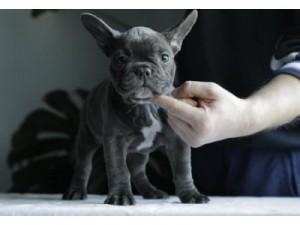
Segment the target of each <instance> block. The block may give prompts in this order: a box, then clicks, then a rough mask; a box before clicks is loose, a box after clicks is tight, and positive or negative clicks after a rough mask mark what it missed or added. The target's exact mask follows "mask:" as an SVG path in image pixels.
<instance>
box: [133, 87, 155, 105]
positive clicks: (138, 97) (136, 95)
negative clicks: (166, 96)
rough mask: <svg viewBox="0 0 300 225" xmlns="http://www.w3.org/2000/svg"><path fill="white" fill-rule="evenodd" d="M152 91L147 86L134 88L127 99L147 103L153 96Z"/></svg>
mask: <svg viewBox="0 0 300 225" xmlns="http://www.w3.org/2000/svg"><path fill="white" fill-rule="evenodd" d="M153 96H154V94H153V91H152V90H151V89H150V88H148V87H144V86H143V87H139V88H137V89H136V90H134V92H133V94H132V96H131V97H130V98H129V100H130V101H131V102H133V103H135V104H147V103H150V100H151V99H152V98H153Z"/></svg>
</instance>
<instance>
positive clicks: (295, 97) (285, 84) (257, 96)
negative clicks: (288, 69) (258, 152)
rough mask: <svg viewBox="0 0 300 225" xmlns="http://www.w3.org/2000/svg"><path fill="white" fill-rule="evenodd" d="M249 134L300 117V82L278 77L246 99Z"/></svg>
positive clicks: (295, 79) (281, 76)
mask: <svg viewBox="0 0 300 225" xmlns="http://www.w3.org/2000/svg"><path fill="white" fill-rule="evenodd" d="M246 102H247V104H248V105H249V110H250V112H249V118H248V125H247V126H248V128H249V134H252V133H256V132H259V131H262V130H265V129H270V128H275V127H278V126H281V125H284V124H286V123H289V122H291V121H292V120H294V119H295V118H296V117H298V116H300V80H299V79H297V78H295V77H292V76H290V75H279V76H277V77H275V78H274V79H273V80H271V81H270V82H269V83H268V84H267V85H265V86H264V87H262V88H261V89H260V90H258V91H257V92H255V93H254V94H252V95H251V96H250V97H249V98H248V99H246Z"/></svg>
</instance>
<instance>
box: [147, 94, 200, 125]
mask: <svg viewBox="0 0 300 225" xmlns="http://www.w3.org/2000/svg"><path fill="white" fill-rule="evenodd" d="M152 102H153V103H154V104H156V105H158V106H160V107H161V108H163V109H165V110H166V111H167V112H168V113H170V114H172V115H174V116H176V117H179V118H181V119H183V120H184V121H186V122H188V123H190V122H191V121H194V118H195V116H196V115H197V113H198V114H199V112H201V108H196V107H194V106H191V105H190V104H188V103H185V102H183V101H181V100H178V99H176V98H173V97H169V96H166V95H160V96H157V97H154V98H153V99H152Z"/></svg>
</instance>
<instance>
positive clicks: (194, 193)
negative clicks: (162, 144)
mask: <svg viewBox="0 0 300 225" xmlns="http://www.w3.org/2000/svg"><path fill="white" fill-rule="evenodd" d="M173 143H174V144H172V145H170V146H169V147H168V148H167V155H168V158H169V160H170V164H171V167H172V171H173V180H174V184H175V190H176V194H177V196H178V197H179V198H180V200H181V202H182V203H206V202H208V201H209V199H208V197H207V196H205V195H203V194H201V193H200V192H199V191H198V190H197V188H196V187H195V185H194V181H193V178H192V168H191V148H190V147H189V146H188V145H187V144H185V143H184V142H183V141H181V140H180V139H179V138H178V139H177V140H176V141H174V142H173Z"/></svg>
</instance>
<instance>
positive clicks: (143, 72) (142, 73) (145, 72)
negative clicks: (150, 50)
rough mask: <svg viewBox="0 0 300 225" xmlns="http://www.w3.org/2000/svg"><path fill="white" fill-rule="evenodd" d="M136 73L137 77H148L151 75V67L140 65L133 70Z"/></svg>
mask: <svg viewBox="0 0 300 225" xmlns="http://www.w3.org/2000/svg"><path fill="white" fill-rule="evenodd" d="M135 73H136V75H137V76H139V77H149V76H151V73H152V71H151V69H150V68H149V67H140V68H137V70H136V71H135Z"/></svg>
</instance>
